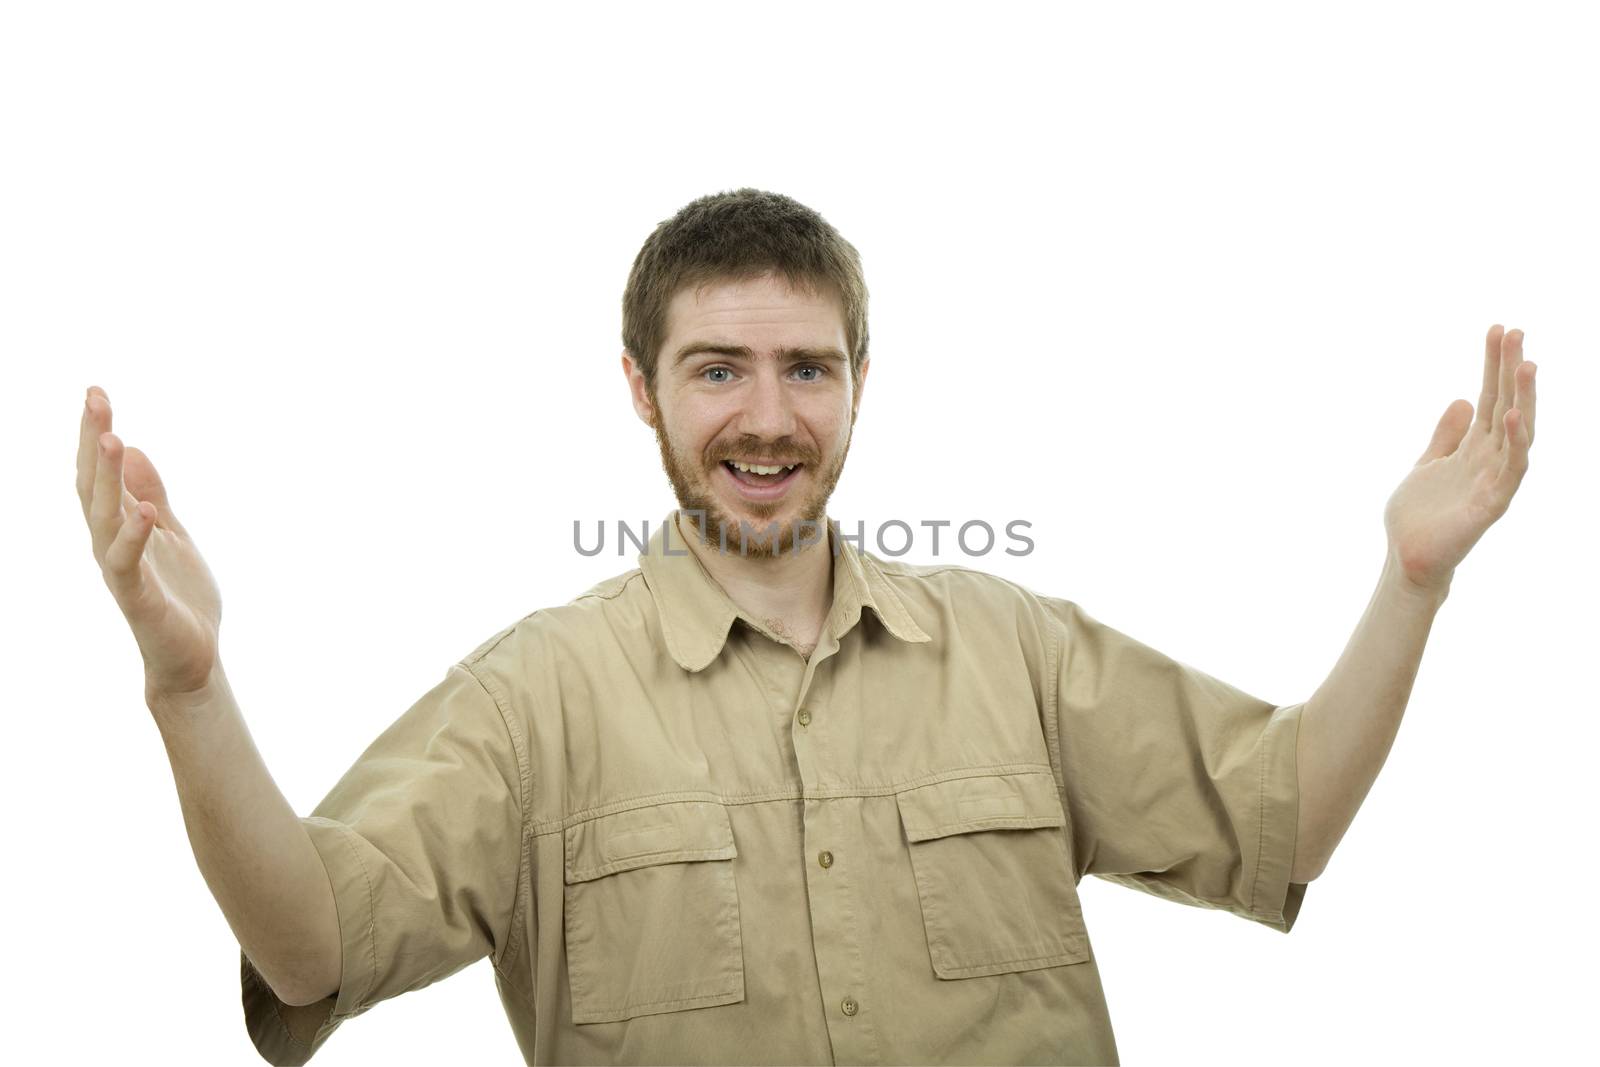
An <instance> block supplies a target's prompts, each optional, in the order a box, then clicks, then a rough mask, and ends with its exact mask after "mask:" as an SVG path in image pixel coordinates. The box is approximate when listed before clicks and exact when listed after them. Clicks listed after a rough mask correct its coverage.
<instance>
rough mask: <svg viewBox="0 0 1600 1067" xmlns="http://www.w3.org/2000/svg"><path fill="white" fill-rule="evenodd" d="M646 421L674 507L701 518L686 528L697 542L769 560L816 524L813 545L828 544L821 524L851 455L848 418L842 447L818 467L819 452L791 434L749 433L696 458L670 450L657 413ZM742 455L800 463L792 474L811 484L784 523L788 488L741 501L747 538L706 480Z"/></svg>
mask: <svg viewBox="0 0 1600 1067" xmlns="http://www.w3.org/2000/svg"><path fill="white" fill-rule="evenodd" d="M651 425H652V427H653V428H654V429H655V431H656V445H657V446H658V447H659V448H660V449H661V465H662V467H664V468H665V469H666V472H667V480H668V481H670V482H671V483H672V492H673V495H675V496H676V497H677V498H678V506H679V508H680V509H682V510H683V511H685V512H690V513H694V514H693V515H691V516H690V517H691V519H692V518H697V517H699V516H704V519H703V521H704V523H705V525H704V526H703V527H700V528H698V529H695V525H694V523H693V522H692V521H691V522H690V529H692V530H694V531H695V532H696V533H697V534H698V535H699V537H700V540H701V543H702V544H704V545H705V546H706V547H707V548H712V549H716V550H718V551H723V550H726V551H728V552H733V551H735V550H737V551H738V552H739V554H740V555H741V556H744V557H747V558H749V559H771V558H773V557H774V556H779V555H783V554H785V553H793V552H794V551H795V540H796V534H797V533H798V531H799V529H801V528H802V524H803V523H815V524H816V526H815V529H816V530H817V531H819V532H820V534H821V539H820V540H818V541H816V542H815V543H817V544H824V545H825V544H827V543H828V535H827V530H826V528H825V527H826V515H827V508H828V498H829V497H830V496H832V495H833V487H834V486H835V485H837V484H838V483H839V475H840V474H842V473H843V472H844V460H845V457H846V456H847V455H849V453H850V438H851V436H852V435H853V434H854V432H855V420H854V419H853V418H852V419H851V420H850V429H849V431H847V432H846V434H845V439H844V446H843V447H842V448H840V449H839V453H838V455H837V456H835V457H833V458H832V459H831V460H830V461H829V463H828V465H827V466H826V467H823V466H822V456H821V455H820V454H819V453H817V451H816V450H815V449H810V448H805V447H802V446H799V445H797V444H795V442H794V441H792V440H791V439H790V438H787V437H780V438H778V439H777V440H776V441H773V442H771V443H764V442H763V441H762V440H761V439H760V438H758V437H754V436H751V435H749V434H746V435H744V436H741V437H739V438H738V439H736V440H733V441H725V442H720V443H716V444H713V445H712V447H711V450H710V452H708V454H707V456H706V457H705V458H704V459H703V460H701V461H699V462H696V461H694V460H693V459H691V458H689V457H686V456H682V455H680V454H679V453H678V451H677V449H675V448H673V446H672V442H671V441H669V440H667V435H666V431H665V430H663V429H662V427H661V419H660V418H659V416H658V417H657V418H656V420H655V421H654V422H653V423H652V424H651ZM746 456H759V457H762V458H764V459H776V460H778V462H779V463H782V464H789V463H798V464H802V465H803V467H802V469H801V470H800V471H799V472H797V474H796V477H803V476H809V477H810V478H811V488H810V490H809V492H808V494H807V495H806V496H804V497H802V498H801V499H800V501H799V509H798V511H797V512H796V514H795V515H794V517H793V519H792V520H791V521H789V522H779V521H778V515H779V513H780V511H781V510H782V509H784V508H791V507H794V506H795V500H794V494H793V492H791V493H788V494H785V496H784V497H783V498H782V499H781V500H774V501H770V502H769V501H748V500H746V501H741V502H740V504H741V506H742V507H743V508H744V509H745V510H746V511H748V512H749V513H750V515H751V516H752V518H750V519H745V520H742V521H743V523H745V524H747V526H748V528H749V532H750V533H751V535H752V536H750V537H748V538H747V537H746V536H745V533H746V528H747V526H746V525H741V519H739V518H738V517H735V516H732V515H729V514H728V513H727V512H726V511H724V510H723V509H722V508H721V507H720V506H719V505H718V504H717V500H716V496H715V493H714V491H713V490H712V487H711V479H712V478H715V477H718V474H717V468H718V467H720V466H722V461H723V460H724V459H743V458H744V457H746ZM772 524H776V531H773V529H772V528H771V527H772ZM806 543H808V544H809V543H812V542H810V541H807V542H806Z"/></svg>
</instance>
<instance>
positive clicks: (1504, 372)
mask: <svg viewBox="0 0 1600 1067" xmlns="http://www.w3.org/2000/svg"><path fill="white" fill-rule="evenodd" d="M1521 363H1522V331H1521V330H1507V331H1506V335H1505V337H1504V338H1502V339H1501V341H1500V385H1499V390H1500V392H1499V395H1498V396H1496V397H1495V399H1494V439H1495V443H1496V444H1498V443H1500V442H1501V441H1504V440H1505V436H1506V429H1505V427H1506V412H1508V411H1510V410H1511V405H1512V404H1514V403H1515V402H1516V399H1517V386H1516V374H1517V367H1518V365H1519V364H1521Z"/></svg>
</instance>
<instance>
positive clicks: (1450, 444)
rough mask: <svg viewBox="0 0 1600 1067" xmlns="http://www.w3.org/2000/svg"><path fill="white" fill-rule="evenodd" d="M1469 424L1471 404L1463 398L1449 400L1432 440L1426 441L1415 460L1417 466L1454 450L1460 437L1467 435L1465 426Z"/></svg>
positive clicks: (1440, 457)
mask: <svg viewBox="0 0 1600 1067" xmlns="http://www.w3.org/2000/svg"><path fill="white" fill-rule="evenodd" d="M1471 425H1472V404H1471V403H1469V402H1468V401H1465V400H1452V401H1450V406H1449V407H1447V408H1445V409H1444V414H1443V415H1441V416H1440V417H1439V425H1438V426H1436V427H1434V430H1433V440H1432V441H1429V442H1428V447H1427V449H1426V450H1425V451H1424V452H1423V453H1422V458H1421V459H1419V460H1417V466H1419V467H1420V466H1422V465H1423V464H1424V463H1431V462H1432V461H1433V460H1436V459H1442V458H1443V457H1445V456H1448V455H1449V454H1450V453H1452V452H1454V451H1455V450H1456V446H1457V445H1459V444H1460V443H1461V439H1462V438H1463V437H1465V436H1466V435H1467V427H1468V426H1471Z"/></svg>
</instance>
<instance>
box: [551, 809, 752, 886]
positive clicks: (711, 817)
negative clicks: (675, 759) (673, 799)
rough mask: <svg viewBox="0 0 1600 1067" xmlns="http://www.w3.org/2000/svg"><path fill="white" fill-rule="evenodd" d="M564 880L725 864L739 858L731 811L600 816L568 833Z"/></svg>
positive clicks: (634, 811)
mask: <svg viewBox="0 0 1600 1067" xmlns="http://www.w3.org/2000/svg"><path fill="white" fill-rule="evenodd" d="M566 845H567V864H566V880H567V882H568V883H569V884H570V883H572V882H587V881H589V880H590V879H592V878H600V877H602V876H604V875H608V874H616V873H617V872H618V871H631V870H633V869H634V868H635V867H649V866H652V865H654V864H657V863H684V862H687V861H690V860H726V859H732V858H733V857H734V856H736V855H738V850H737V849H735V848H734V847H733V827H732V826H731V825H730V824H729V822H728V810H727V809H726V808H724V807H723V806H722V805H721V804H718V803H715V802H711V801H681V802H678V803H673V804H657V805H653V806H651V807H647V808H634V809H632V810H630V811H618V812H613V813H612V814H610V815H601V816H600V817H598V818H595V819H589V820H587V821H585V822H581V823H578V824H577V825H576V826H570V827H568V828H567V841H566Z"/></svg>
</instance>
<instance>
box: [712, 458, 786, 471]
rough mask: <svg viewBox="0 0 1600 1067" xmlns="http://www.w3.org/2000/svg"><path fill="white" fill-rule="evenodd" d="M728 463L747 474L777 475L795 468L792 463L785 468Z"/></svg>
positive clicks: (734, 460)
mask: <svg viewBox="0 0 1600 1067" xmlns="http://www.w3.org/2000/svg"><path fill="white" fill-rule="evenodd" d="M728 462H729V463H731V464H733V465H734V466H735V467H737V468H739V469H740V470H742V471H744V472H745V473H747V474H777V473H778V472H779V471H792V470H794V468H795V464H793V463H791V464H789V465H788V466H786V467H764V466H762V465H761V464H759V463H740V462H739V461H738V460H736V459H730V460H729V461H728Z"/></svg>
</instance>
